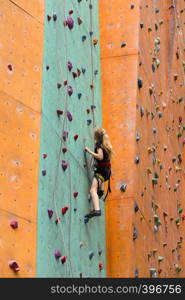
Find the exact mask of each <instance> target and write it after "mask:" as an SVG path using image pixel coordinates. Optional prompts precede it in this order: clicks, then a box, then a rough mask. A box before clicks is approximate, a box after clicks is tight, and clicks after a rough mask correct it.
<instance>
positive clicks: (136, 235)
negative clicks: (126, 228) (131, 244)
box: [133, 226, 138, 241]
mask: <svg viewBox="0 0 185 300" xmlns="http://www.w3.org/2000/svg"><path fill="white" fill-rule="evenodd" d="M137 238H138V231H137V228H136V226H134V228H133V240H134V241H135V240H136V239H137Z"/></svg>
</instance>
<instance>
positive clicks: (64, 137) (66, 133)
mask: <svg viewBox="0 0 185 300" xmlns="http://www.w3.org/2000/svg"><path fill="white" fill-rule="evenodd" d="M62 138H63V140H64V141H66V140H67V138H68V132H67V131H63V134H62Z"/></svg>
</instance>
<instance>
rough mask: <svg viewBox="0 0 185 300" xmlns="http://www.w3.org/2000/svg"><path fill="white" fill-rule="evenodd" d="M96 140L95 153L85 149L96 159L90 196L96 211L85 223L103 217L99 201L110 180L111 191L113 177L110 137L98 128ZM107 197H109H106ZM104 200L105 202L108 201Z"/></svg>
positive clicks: (88, 215)
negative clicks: (104, 187) (106, 183)
mask: <svg viewBox="0 0 185 300" xmlns="http://www.w3.org/2000/svg"><path fill="white" fill-rule="evenodd" d="M94 140H95V149H94V152H93V151H91V150H90V149H89V148H87V147H85V151H86V152H88V153H89V154H91V155H92V156H93V157H94V161H95V165H94V167H95V172H94V177H93V180H92V185H91V188H90V195H91V198H92V201H93V206H94V209H93V210H92V211H91V212H90V213H89V214H87V215H85V223H87V222H88V220H89V219H90V218H92V217H95V216H101V209H100V204H99V199H100V198H101V197H102V196H103V195H104V190H103V182H105V181H107V180H109V185H108V190H107V194H108V192H111V190H110V176H111V164H110V161H111V155H112V145H111V143H110V140H109V136H108V134H107V133H106V131H105V129H103V128H99V127H96V128H95V129H94ZM106 197H107V195H106ZM106 197H105V198H104V201H105V199H106Z"/></svg>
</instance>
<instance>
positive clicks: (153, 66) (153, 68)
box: [152, 64, 155, 72]
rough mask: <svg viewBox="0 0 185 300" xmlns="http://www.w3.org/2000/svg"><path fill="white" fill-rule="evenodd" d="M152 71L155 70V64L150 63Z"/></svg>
mask: <svg viewBox="0 0 185 300" xmlns="http://www.w3.org/2000/svg"><path fill="white" fill-rule="evenodd" d="M152 72H155V65H154V64H152Z"/></svg>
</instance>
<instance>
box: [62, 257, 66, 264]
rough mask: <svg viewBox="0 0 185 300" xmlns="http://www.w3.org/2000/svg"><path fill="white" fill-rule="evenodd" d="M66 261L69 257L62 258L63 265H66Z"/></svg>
mask: <svg viewBox="0 0 185 300" xmlns="http://www.w3.org/2000/svg"><path fill="white" fill-rule="evenodd" d="M66 260H67V256H62V258H61V262H62V264H65V262H66Z"/></svg>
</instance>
